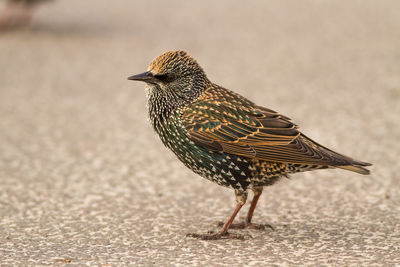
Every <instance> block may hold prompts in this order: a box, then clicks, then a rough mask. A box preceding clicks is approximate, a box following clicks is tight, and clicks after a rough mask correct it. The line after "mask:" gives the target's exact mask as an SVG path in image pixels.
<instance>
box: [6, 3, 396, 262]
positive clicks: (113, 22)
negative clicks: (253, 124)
mask: <svg viewBox="0 0 400 267" xmlns="http://www.w3.org/2000/svg"><path fill="white" fill-rule="evenodd" d="M399 10H400V2H399V1H396V0H393V1H294V0H293V1H278V0H277V1H248V2H243V1H228V0H224V1H158V2H156V1H143V2H142V1H141V2H134V1H128V0H126V1H123V0H115V1H112V3H111V2H110V1H106V0H102V1H100V0H85V1H81V0H68V1H55V2H52V3H49V4H45V5H43V6H42V7H39V9H38V10H37V13H36V16H35V19H34V21H33V23H32V25H31V26H30V27H28V28H27V29H24V30H18V31H8V32H3V33H0V181H1V184H0V219H1V220H0V266H2V267H3V266H4V267H6V266H85V265H86V266H129V265H131V266H138V265H142V266H149V265H155V266H172V265H181V266H187V265H198V266H232V265H233V266H243V265H248V266H299V265H303V266H396V265H397V266H399V265H400V190H399V188H400V179H399V178H400V177H399V176H400V174H399V173H400V162H399V159H400V142H399V140H400V124H399V122H400V119H399V118H400V75H399V74H400V49H399V48H400V13H399ZM178 49H184V50H187V51H188V52H189V53H190V54H191V55H192V56H193V57H195V58H196V59H197V60H198V62H199V63H200V64H201V65H202V66H203V68H204V69H205V71H206V73H208V75H209V78H210V79H211V80H212V81H214V82H216V83H217V84H220V85H223V86H224V87H227V88H231V89H233V90H235V91H237V92H239V93H241V94H243V95H245V96H246V97H248V98H250V99H252V100H254V101H256V102H257V103H258V104H260V105H264V106H266V107H268V108H271V109H274V110H277V111H279V112H281V113H283V114H285V115H287V116H289V117H291V118H292V119H294V120H295V122H296V123H297V124H299V125H300V127H301V130H302V131H303V132H304V133H306V134H307V135H309V136H310V137H312V138H313V139H315V140H316V141H318V142H319V143H322V144H324V145H326V146H328V147H330V148H332V149H334V150H336V151H338V152H341V153H344V154H347V155H349V156H352V157H354V158H356V159H359V160H364V161H368V162H371V163H373V164H374V166H372V168H370V169H371V172H372V174H371V175H370V176H362V175H358V174H356V173H352V172H346V171H343V170H323V171H316V172H309V173H303V174H297V175H293V176H292V179H290V180H289V179H284V180H282V181H281V182H280V183H278V184H277V185H275V186H273V187H269V188H266V189H265V190H264V194H263V195H262V196H261V199H260V202H259V206H258V208H257V210H256V213H255V217H254V221H255V222H259V223H271V224H272V225H274V227H275V230H274V231H272V230H265V231H261V232H260V231H255V230H243V231H242V232H243V233H244V234H246V235H249V236H251V237H248V238H247V239H246V240H245V241H240V240H218V241H200V240H196V239H192V238H188V237H186V236H185V234H186V233H190V232H206V231H208V230H217V227H216V222H217V221H220V220H225V219H226V218H227V217H228V215H229V214H230V213H231V212H232V210H233V208H234V206H235V201H234V195H233V192H232V191H231V190H229V189H226V188H222V187H219V186H217V185H215V184H213V183H211V182H209V181H207V180H205V179H202V178H200V177H198V176H196V175H195V174H193V173H191V172H190V171H189V170H187V169H186V168H185V167H184V166H183V165H182V164H181V163H180V162H179V161H178V160H177V159H176V158H175V156H174V155H173V154H172V153H171V152H169V151H168V150H167V149H166V148H164V147H163V146H162V144H161V141H160V140H159V139H158V137H156V136H155V134H153V132H152V129H151V128H150V126H149V124H148V122H147V118H146V117H147V114H146V106H145V105H146V100H145V95H144V90H143V84H140V83H133V82H131V81H127V80H126V78H127V77H128V76H129V75H132V74H136V73H139V72H142V71H145V70H146V68H147V66H148V64H149V63H150V61H151V60H152V59H153V58H155V57H156V56H158V55H159V54H161V53H162V52H165V51H167V50H178ZM247 208H248V205H246V206H245V208H244V209H245V210H246V209H247ZM244 215H245V212H242V213H240V216H239V217H243V216H244ZM233 231H237V230H233Z"/></svg>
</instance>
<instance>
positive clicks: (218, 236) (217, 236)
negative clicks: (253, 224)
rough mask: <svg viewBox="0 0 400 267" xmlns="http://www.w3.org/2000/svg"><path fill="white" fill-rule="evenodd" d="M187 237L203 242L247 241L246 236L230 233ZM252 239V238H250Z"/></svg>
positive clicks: (212, 233)
mask: <svg viewBox="0 0 400 267" xmlns="http://www.w3.org/2000/svg"><path fill="white" fill-rule="evenodd" d="M186 236H188V237H194V238H197V239H201V240H218V239H239V240H245V236H244V235H239V234H232V233H229V232H217V233H215V232H213V231H209V232H208V233H206V234H195V233H191V234H187V235H186ZM250 237H251V236H250Z"/></svg>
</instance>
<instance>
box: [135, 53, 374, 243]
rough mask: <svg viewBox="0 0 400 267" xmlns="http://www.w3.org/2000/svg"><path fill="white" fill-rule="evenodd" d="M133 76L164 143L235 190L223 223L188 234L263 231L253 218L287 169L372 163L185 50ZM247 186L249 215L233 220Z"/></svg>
mask: <svg viewBox="0 0 400 267" xmlns="http://www.w3.org/2000/svg"><path fill="white" fill-rule="evenodd" d="M128 80H133V81H142V82H145V88H146V95H147V108H148V117H149V121H150V123H151V125H152V128H153V129H154V131H155V132H156V133H157V134H158V136H159V137H160V139H161V141H162V143H163V144H164V145H165V146H166V147H167V148H169V149H170V150H172V152H173V153H174V154H175V155H176V156H177V157H178V159H179V160H180V161H182V162H183V164H184V165H185V166H186V167H188V168H189V169H191V170H192V171H193V172H194V173H196V174H198V175H200V176H202V177H204V178H206V179H208V180H210V181H212V182H214V183H216V184H218V185H221V186H225V187H228V188H231V189H233V191H234V194H235V198H236V207H235V209H234V211H233V212H232V214H231V215H230V217H229V218H228V219H227V220H226V222H225V223H223V224H222V227H221V229H220V230H219V231H217V232H213V231H209V232H207V233H191V234H188V236H190V237H194V238H198V239H203V240H216V239H244V236H243V235H241V234H235V233H231V232H229V231H228V230H229V229H233V228H236V229H243V228H251V229H264V226H265V225H262V224H255V223H253V222H252V217H253V214H254V210H255V208H256V205H257V202H258V200H259V198H260V195H261V193H262V192H263V188H264V187H265V186H270V185H273V184H274V183H276V182H277V181H278V180H280V179H281V178H282V177H288V176H289V175H290V174H294V173H298V172H304V171H311V170H320V169H330V168H340V169H344V170H348V171H353V172H356V173H359V174H363V175H367V174H369V173H370V171H369V170H368V169H367V168H365V167H366V166H371V165H372V164H371V163H367V162H362V161H358V160H355V159H352V158H350V157H347V156H344V155H342V154H339V153H336V152H334V151H333V150H331V149H329V148H327V147H325V146H322V145H320V144H318V143H317V142H315V141H313V140H312V139H310V138H309V137H307V136H306V135H305V134H303V133H302V132H300V131H299V128H298V125H297V124H295V123H294V122H293V121H292V120H291V119H290V118H289V117H286V116H284V115H282V114H280V113H278V112H276V111H274V110H271V109H268V108H265V107H263V106H259V105H257V104H255V103H254V102H252V101H250V100H249V99H247V98H245V97H243V96H241V95H240V94H238V93H235V92H233V91H232V90H229V89H226V88H224V87H221V86H219V85H217V84H215V83H213V82H211V81H210V80H209V79H208V78H207V75H206V73H205V72H204V70H203V69H202V67H201V66H200V65H199V64H198V63H197V61H196V60H195V59H194V58H192V57H191V56H190V55H189V54H188V53H187V52H186V51H168V52H165V53H163V54H162V55H160V56H158V57H157V58H156V59H154V60H153V61H152V62H151V64H150V66H149V67H148V69H147V71H145V72H143V73H140V74H137V75H133V76H130V77H128ZM249 191H253V194H254V196H253V200H252V201H251V205H250V208H249V210H248V213H247V216H246V218H245V220H244V221H243V222H241V223H233V221H234V219H235V217H236V215H237V213H238V212H239V210H240V209H241V208H242V206H243V205H244V204H245V203H246V200H247V196H248V192H249Z"/></svg>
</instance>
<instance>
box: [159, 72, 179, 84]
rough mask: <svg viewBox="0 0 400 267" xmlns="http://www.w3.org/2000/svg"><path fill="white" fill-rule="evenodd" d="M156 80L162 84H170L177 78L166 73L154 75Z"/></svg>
mask: <svg viewBox="0 0 400 267" xmlns="http://www.w3.org/2000/svg"><path fill="white" fill-rule="evenodd" d="M154 78H156V79H158V80H159V81H161V82H164V83H169V82H172V81H173V80H175V76H174V75H173V74H171V73H166V74H156V75H154Z"/></svg>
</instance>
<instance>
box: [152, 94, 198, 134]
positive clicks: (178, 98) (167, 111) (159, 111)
mask: <svg viewBox="0 0 400 267" xmlns="http://www.w3.org/2000/svg"><path fill="white" fill-rule="evenodd" d="M203 91H204V90H202V89H201V88H196V90H191V94H185V95H184V96H182V95H180V94H178V93H175V92H174V91H173V90H170V91H165V90H162V89H160V88H147V98H148V102H147V105H148V113H149V119H150V122H151V124H152V126H153V127H154V128H155V129H156V130H157V128H159V127H160V126H161V125H162V124H165V123H166V122H167V121H168V119H169V118H170V117H171V116H172V115H174V114H175V113H176V112H177V111H178V110H179V109H181V108H182V107H184V106H186V105H188V104H190V103H192V102H193V101H195V100H196V99H197V98H198V97H199V96H200V95H201V93H202V92H203Z"/></svg>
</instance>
